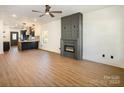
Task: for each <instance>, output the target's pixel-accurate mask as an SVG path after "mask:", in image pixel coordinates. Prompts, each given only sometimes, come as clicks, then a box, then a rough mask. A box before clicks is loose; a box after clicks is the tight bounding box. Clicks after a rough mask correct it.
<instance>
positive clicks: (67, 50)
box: [64, 45, 75, 53]
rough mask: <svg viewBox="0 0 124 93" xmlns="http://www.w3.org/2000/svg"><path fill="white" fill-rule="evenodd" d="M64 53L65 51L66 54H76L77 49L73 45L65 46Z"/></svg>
mask: <svg viewBox="0 0 124 93" xmlns="http://www.w3.org/2000/svg"><path fill="white" fill-rule="evenodd" d="M64 51H65V52H71V53H74V52H75V47H74V46H72V45H64Z"/></svg>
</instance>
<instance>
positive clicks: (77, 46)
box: [61, 13, 83, 60]
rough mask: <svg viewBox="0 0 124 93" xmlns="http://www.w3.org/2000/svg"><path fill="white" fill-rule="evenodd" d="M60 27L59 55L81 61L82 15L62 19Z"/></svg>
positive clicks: (77, 14)
mask: <svg viewBox="0 0 124 93" xmlns="http://www.w3.org/2000/svg"><path fill="white" fill-rule="evenodd" d="M61 25H62V26H61V27H62V28H61V55H62V56H67V57H71V58H75V59H79V60H80V59H82V54H83V51H82V48H83V40H82V34H83V33H82V14H81V13H76V14H72V15H69V16H66V17H62V18H61Z"/></svg>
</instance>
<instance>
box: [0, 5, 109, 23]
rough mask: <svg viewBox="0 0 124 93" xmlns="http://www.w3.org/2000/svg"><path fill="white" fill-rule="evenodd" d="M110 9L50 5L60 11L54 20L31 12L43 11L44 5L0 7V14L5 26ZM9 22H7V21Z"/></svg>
mask: <svg viewBox="0 0 124 93" xmlns="http://www.w3.org/2000/svg"><path fill="white" fill-rule="evenodd" d="M106 7H110V6H108V5H51V10H61V11H62V12H63V13H62V14H55V17H54V18H51V17H50V16H48V15H46V16H43V17H41V18H39V15H40V13H34V12H32V11H31V10H32V9H33V10H38V11H44V8H45V7H44V5H41V6H40V5H0V13H1V15H2V14H3V17H2V18H3V19H4V21H5V22H6V23H7V24H15V22H17V23H18V22H21V21H22V20H24V19H25V20H31V21H33V20H34V19H37V20H38V22H41V23H46V22H49V21H53V20H56V19H60V18H61V17H62V16H66V15H69V14H73V13H76V12H82V13H87V12H91V11H95V10H98V9H102V8H106ZM12 14H16V15H17V18H12ZM8 20H9V21H8Z"/></svg>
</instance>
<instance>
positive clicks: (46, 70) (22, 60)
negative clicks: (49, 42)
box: [0, 47, 124, 87]
mask: <svg viewBox="0 0 124 93" xmlns="http://www.w3.org/2000/svg"><path fill="white" fill-rule="evenodd" d="M0 86H47V87H50V86H72V87H74V86H124V69H121V68H116V67H112V66H108V65H104V64H99V63H94V62H89V61H77V60H74V59H71V58H67V57H62V56H60V55H58V54H55V53H50V52H46V51H42V50H28V51H22V52H18V51H17V49H16V48H15V47H14V48H12V49H11V51H10V52H9V53H5V54H3V55H0Z"/></svg>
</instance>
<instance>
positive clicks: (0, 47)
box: [0, 20, 3, 54]
mask: <svg viewBox="0 0 124 93" xmlns="http://www.w3.org/2000/svg"><path fill="white" fill-rule="evenodd" d="M2 53H3V21H1V20H0V54H2Z"/></svg>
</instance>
